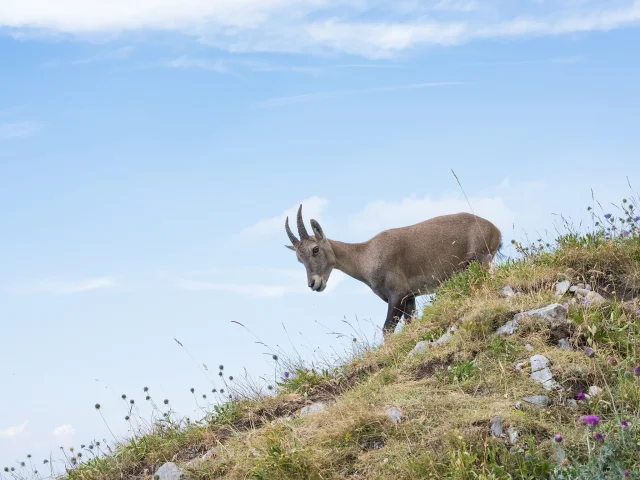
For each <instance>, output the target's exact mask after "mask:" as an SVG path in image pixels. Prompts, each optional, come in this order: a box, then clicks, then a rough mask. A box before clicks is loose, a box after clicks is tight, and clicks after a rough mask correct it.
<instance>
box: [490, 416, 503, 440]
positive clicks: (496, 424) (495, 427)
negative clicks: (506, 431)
mask: <svg viewBox="0 0 640 480" xmlns="http://www.w3.org/2000/svg"><path fill="white" fill-rule="evenodd" d="M489 424H490V425H491V435H493V436H494V437H501V436H502V419H501V418H500V417H493V418H492V419H491V421H490V422H489Z"/></svg>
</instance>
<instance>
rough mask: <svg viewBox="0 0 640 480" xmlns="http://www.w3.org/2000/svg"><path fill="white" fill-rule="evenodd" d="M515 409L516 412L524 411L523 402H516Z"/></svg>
mask: <svg viewBox="0 0 640 480" xmlns="http://www.w3.org/2000/svg"><path fill="white" fill-rule="evenodd" d="M513 408H515V409H516V410H522V402H516V404H515V405H514V406H513Z"/></svg>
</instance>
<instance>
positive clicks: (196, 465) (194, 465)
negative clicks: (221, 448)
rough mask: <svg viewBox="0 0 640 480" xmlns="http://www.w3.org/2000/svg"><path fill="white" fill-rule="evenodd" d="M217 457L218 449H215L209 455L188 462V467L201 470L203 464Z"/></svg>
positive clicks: (208, 452)
mask: <svg viewBox="0 0 640 480" xmlns="http://www.w3.org/2000/svg"><path fill="white" fill-rule="evenodd" d="M215 455H216V448H215V447H214V448H212V449H211V450H209V451H207V453H205V454H204V455H202V456H200V457H196V458H194V459H193V460H191V461H190V462H187V466H188V467H191V468H199V467H200V466H201V465H202V464H203V463H205V462H207V461H208V460H210V459H211V458H213V457H214V456H215Z"/></svg>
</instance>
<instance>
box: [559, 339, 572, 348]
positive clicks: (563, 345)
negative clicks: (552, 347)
mask: <svg viewBox="0 0 640 480" xmlns="http://www.w3.org/2000/svg"><path fill="white" fill-rule="evenodd" d="M558 346H559V347H560V348H561V349H563V350H571V345H569V341H568V340H567V339H566V338H561V339H560V340H558Z"/></svg>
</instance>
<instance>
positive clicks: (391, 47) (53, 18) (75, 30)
mask: <svg viewBox="0 0 640 480" xmlns="http://www.w3.org/2000/svg"><path fill="white" fill-rule="evenodd" d="M396 3H398V4H399V5H397V6H396V5H395V4H396ZM558 3H559V2H515V3H513V4H511V3H505V2H502V1H498V0H487V1H486V2H484V1H483V2H479V1H477V0H437V1H435V2H431V3H430V4H429V5H427V3H426V2H423V1H420V0H405V1H398V2H394V5H393V6H391V5H389V6H381V4H380V3H379V2H376V1H372V0H362V1H358V2H350V1H347V0H327V1H308V0H261V1H255V0H240V1H233V0H219V1H209V0H183V1H177V0H173V1H171V0H170V1H166V0H139V1H125V0H116V1H111V2H103V1H101V0H59V1H57V2H42V1H40V0H8V2H7V1H5V2H4V3H3V8H2V9H0V27H5V30H7V29H8V32H9V34H11V35H13V36H24V35H28V34H29V33H31V34H36V35H42V32H43V31H45V32H53V33H65V34H73V35H77V36H80V37H90V38H95V36H96V35H103V36H105V37H106V38H113V36H112V34H113V33H119V34H122V33H124V32H139V31H162V32H167V31H171V32H180V33H182V34H184V35H187V36H192V37H195V38H197V39H198V40H199V41H200V42H202V43H203V44H208V45H212V46H215V47H218V48H221V49H223V50H226V51H228V52H233V53H237V52H296V53H318V52H339V53H348V54H355V55H361V56H365V57H370V58H386V57H393V56H395V55H397V54H399V53H401V52H405V51H408V50H411V49H415V48H424V47H430V46H450V45H459V44H462V43H466V42H471V41H474V40H482V39H497V38H526V37H534V36H557V35H566V34H572V33H579V32H594V31H608V30H613V29H619V28H627V27H633V26H637V25H638V24H640V0H608V1H604V0H589V1H585V0H581V1H563V2H560V3H561V6H560V7H558V5H557V4H558ZM425 11H428V13H429V14H428V15H425ZM362 18H367V20H366V21H363V20H362ZM416 18H418V19H425V20H415V19H416ZM118 38H122V35H118ZM146 38H149V37H146Z"/></svg>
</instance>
